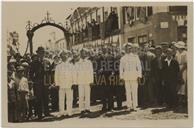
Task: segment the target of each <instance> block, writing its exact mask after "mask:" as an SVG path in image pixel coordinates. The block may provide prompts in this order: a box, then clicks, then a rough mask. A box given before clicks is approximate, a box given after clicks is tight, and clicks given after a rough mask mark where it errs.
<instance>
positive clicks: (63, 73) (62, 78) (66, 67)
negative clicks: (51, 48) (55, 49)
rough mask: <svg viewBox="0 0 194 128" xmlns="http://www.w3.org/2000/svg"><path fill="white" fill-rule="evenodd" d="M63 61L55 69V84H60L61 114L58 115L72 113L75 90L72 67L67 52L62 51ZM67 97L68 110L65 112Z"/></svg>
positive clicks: (69, 114)
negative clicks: (73, 88) (73, 87)
mask: <svg viewBox="0 0 194 128" xmlns="http://www.w3.org/2000/svg"><path fill="white" fill-rule="evenodd" d="M60 57H61V59H62V62H61V63H59V64H58V65H57V66H56V69H55V84H56V86H59V114H58V116H63V115H65V114H67V116H71V115H72V104H73V91H72V67H71V64H70V63H69V61H68V60H67V59H68V58H67V52H65V51H62V52H61V53H60ZM65 97H66V112H67V113H65V108H64V106H65Z"/></svg>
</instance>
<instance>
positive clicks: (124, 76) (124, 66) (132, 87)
mask: <svg viewBox="0 0 194 128" xmlns="http://www.w3.org/2000/svg"><path fill="white" fill-rule="evenodd" d="M131 48H132V44H131V43H128V44H127V45H126V46H125V51H126V54H125V55H124V56H123V57H122V58H121V60H120V67H119V71H120V79H121V80H122V81H124V82H125V89H126V99H127V107H128V109H130V110H136V109H137V106H138V93H137V92H138V91H137V89H138V80H139V79H140V78H141V77H142V67H141V62H140V59H139V57H138V56H137V55H135V54H134V53H132V51H133V52H134V51H135V49H134V50H132V49H131ZM134 48H135V47H134ZM131 50H132V51H131Z"/></svg>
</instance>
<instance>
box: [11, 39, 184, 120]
mask: <svg viewBox="0 0 194 128" xmlns="http://www.w3.org/2000/svg"><path fill="white" fill-rule="evenodd" d="M124 101H126V102H125V103H124ZM114 102H116V103H117V105H116V106H115V104H114ZM96 103H97V104H102V109H101V111H102V112H109V113H110V112H113V111H117V110H121V109H127V110H129V111H138V109H139V108H143V107H151V106H164V107H166V108H169V109H170V110H174V111H181V110H182V108H187V50H186V44H185V43H184V42H182V41H178V42H172V43H161V44H160V45H157V46H148V45H146V44H145V45H143V46H139V45H138V44H134V43H125V44H124V45H123V48H122V49H119V48H117V47H114V48H113V47H111V48H110V47H108V46H103V47H100V48H95V49H91V48H90V49H86V48H81V49H79V50H78V49H77V50H75V49H72V50H70V51H67V50H63V51H60V52H59V53H57V54H54V53H48V52H47V51H45V49H44V48H43V47H38V49H37V51H36V54H33V55H32V56H31V55H30V54H26V55H24V56H21V55H20V54H19V53H16V54H15V55H13V56H8V121H9V122H21V121H27V120H31V119H32V118H37V119H38V120H42V119H43V118H44V117H47V116H51V115H50V112H51V111H57V113H58V114H57V117H61V116H67V117H71V116H72V115H73V114H74V112H73V107H77V106H76V104H78V108H79V111H80V116H83V115H87V114H88V113H92V112H93V111H91V106H92V105H93V104H94V105H96ZM50 104H51V105H50ZM50 106H51V107H50ZM124 106H126V107H124Z"/></svg>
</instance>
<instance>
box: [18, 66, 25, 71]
mask: <svg viewBox="0 0 194 128" xmlns="http://www.w3.org/2000/svg"><path fill="white" fill-rule="evenodd" d="M24 70H25V68H24V67H23V66H18V67H17V71H24Z"/></svg>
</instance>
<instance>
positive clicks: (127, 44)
mask: <svg viewBox="0 0 194 128" xmlns="http://www.w3.org/2000/svg"><path fill="white" fill-rule="evenodd" d="M132 45H133V44H132V43H125V44H123V47H126V46H129V47H131V46H132Z"/></svg>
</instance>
